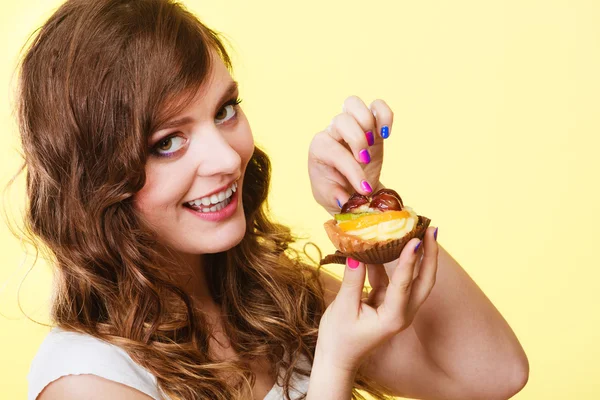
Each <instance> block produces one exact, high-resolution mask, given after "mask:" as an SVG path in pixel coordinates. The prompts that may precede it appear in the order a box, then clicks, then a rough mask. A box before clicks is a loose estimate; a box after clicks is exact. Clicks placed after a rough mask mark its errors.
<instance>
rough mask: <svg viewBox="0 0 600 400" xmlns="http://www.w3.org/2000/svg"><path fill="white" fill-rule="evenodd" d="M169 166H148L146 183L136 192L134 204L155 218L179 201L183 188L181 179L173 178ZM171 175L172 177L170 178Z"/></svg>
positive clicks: (139, 209)
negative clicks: (155, 215)
mask: <svg viewBox="0 0 600 400" xmlns="http://www.w3.org/2000/svg"><path fill="white" fill-rule="evenodd" d="M167 170H168V168H163V169H161V168H153V167H148V168H146V183H145V184H144V187H143V188H142V189H141V190H140V191H139V192H137V193H136V194H135V197H134V204H135V207H136V209H137V210H138V211H140V212H141V213H142V214H143V215H145V216H146V218H148V219H149V220H153V219H155V218H153V215H154V214H157V213H160V214H161V215H163V213H164V212H165V211H166V210H167V209H168V208H169V207H171V206H172V205H173V204H176V203H177V201H176V200H177V199H178V198H177V196H178V195H179V193H180V192H181V191H182V190H183V188H181V187H179V186H181V180H179V179H173V174H172V173H169V171H167ZM169 177H170V178H169Z"/></svg>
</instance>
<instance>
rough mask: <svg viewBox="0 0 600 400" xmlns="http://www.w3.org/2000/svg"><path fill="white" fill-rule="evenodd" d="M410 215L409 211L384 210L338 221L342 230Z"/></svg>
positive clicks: (363, 226)
mask: <svg viewBox="0 0 600 400" xmlns="http://www.w3.org/2000/svg"><path fill="white" fill-rule="evenodd" d="M408 217H410V213H409V212H408V211H406V210H403V211H385V212H383V213H381V214H371V215H365V216H364V217H360V218H356V219H353V220H350V221H344V222H340V223H338V226H339V228H340V229H341V230H342V231H344V232H348V231H354V230H357V229H362V228H366V227H368V226H372V225H377V224H380V223H382V222H386V221H391V220H393V219H401V218H408Z"/></svg>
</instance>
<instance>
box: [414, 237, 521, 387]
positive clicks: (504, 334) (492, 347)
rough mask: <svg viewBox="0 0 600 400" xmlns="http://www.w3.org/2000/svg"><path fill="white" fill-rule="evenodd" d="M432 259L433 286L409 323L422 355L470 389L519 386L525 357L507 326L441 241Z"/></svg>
mask: <svg viewBox="0 0 600 400" xmlns="http://www.w3.org/2000/svg"><path fill="white" fill-rule="evenodd" d="M438 260H439V261H438V275H437V282H436V285H435V286H434V288H433V290H432V292H431V294H430V296H429V298H428V299H427V301H426V302H425V303H424V304H423V306H422V307H421V309H420V310H419V312H418V313H417V317H416V318H415V320H414V322H413V327H414V330H415V332H416V334H417V336H418V338H419V341H420V343H421V345H422V346H423V348H424V349H425V352H426V353H427V355H428V357H430V359H431V360H432V361H433V362H434V363H435V364H436V365H437V366H438V367H439V368H440V369H441V370H443V371H444V372H445V373H446V374H447V375H448V377H450V378H451V379H452V380H455V381H457V382H460V383H463V384H465V385H469V386H468V387H469V388H471V389H473V390H474V392H475V393H480V392H486V393H490V392H491V393H503V392H505V391H506V395H507V396H508V395H510V393H509V392H510V391H511V390H517V391H518V390H520V388H521V387H522V386H523V385H524V384H525V382H526V380H527V375H528V362H527V357H526V356H525V353H524V351H523V349H522V347H521V345H520V344H519V341H518V340H517V338H516V336H515V334H514V333H513V331H512V329H511V328H510V326H509V325H508V324H507V322H506V321H505V320H504V318H503V317H502V315H501V314H500V313H499V312H498V310H496V308H495V307H494V305H493V304H492V303H491V302H490V301H489V300H488V299H487V297H486V296H485V294H484V293H483V292H482V291H481V290H480V289H479V287H478V286H477V285H476V284H475V283H474V282H473V281H472V280H471V278H470V277H469V276H468V274H467V273H466V272H465V271H464V270H463V269H462V268H461V267H460V265H458V263H457V262H456V261H455V260H454V259H453V258H452V257H451V256H450V255H449V254H448V253H447V252H446V251H445V250H444V249H443V248H442V247H441V246H440V253H439V257H438ZM475 397H477V396H475ZM488 398H492V397H488ZM499 398H503V396H502V395H501V396H499Z"/></svg>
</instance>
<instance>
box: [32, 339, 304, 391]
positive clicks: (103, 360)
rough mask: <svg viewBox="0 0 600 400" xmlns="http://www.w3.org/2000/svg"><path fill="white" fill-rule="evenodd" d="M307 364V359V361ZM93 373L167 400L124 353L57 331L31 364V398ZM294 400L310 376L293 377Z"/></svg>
mask: <svg viewBox="0 0 600 400" xmlns="http://www.w3.org/2000/svg"><path fill="white" fill-rule="evenodd" d="M303 361H304V362H306V363H308V360H306V359H305V358H304V360H303ZM82 374H92V375H96V376H99V377H102V378H105V379H109V380H111V381H114V382H118V383H121V384H123V385H127V386H130V387H132V388H135V389H137V390H139V391H140V392H142V393H145V394H147V395H148V396H150V397H151V398H153V399H154V400H168V399H169V398H168V397H167V396H166V395H165V394H164V393H163V392H162V391H161V390H160V388H159V387H158V384H157V382H156V377H155V376H154V375H152V374H151V373H150V372H149V371H148V370H146V369H145V368H143V367H141V366H140V365H138V364H137V363H136V362H135V361H133V360H132V359H131V357H130V356H129V355H128V354H127V352H126V351H125V350H123V349H122V348H120V347H119V346H116V345H114V344H112V343H108V342H105V341H103V340H100V339H98V338H95V337H93V336H90V335H87V334H82V333H76V332H69V331H65V330H63V329H60V328H54V329H52V330H51V331H50V333H49V334H48V336H46V338H45V339H44V341H43V342H42V344H41V346H40V348H39V350H38V352H37V354H36V355H35V357H34V358H33V361H32V362H31V367H30V369H29V375H27V380H28V382H29V389H28V393H29V394H28V399H29V400H36V399H37V396H38V395H39V394H40V393H41V392H42V390H43V389H44V388H45V387H46V386H47V385H48V384H50V383H51V382H53V381H55V380H57V379H58V378H60V377H62V376H67V375H82ZM291 384H292V385H291V386H293V387H295V388H296V389H298V391H294V390H291V391H290V394H291V395H292V398H296V397H299V396H300V395H301V394H305V393H306V392H307V391H308V377H304V376H300V375H297V374H296V375H294V376H293V377H292V382H291ZM283 398H284V396H283V388H282V387H281V386H279V385H278V384H275V386H273V388H271V390H270V391H269V393H267V396H266V397H265V398H264V400H279V399H283Z"/></svg>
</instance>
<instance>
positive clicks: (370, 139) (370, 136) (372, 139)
mask: <svg viewBox="0 0 600 400" xmlns="http://www.w3.org/2000/svg"><path fill="white" fill-rule="evenodd" d="M365 136H366V137H367V143H368V144H369V146H373V144H375V136H373V132H372V131H368V132H366V133H365Z"/></svg>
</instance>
